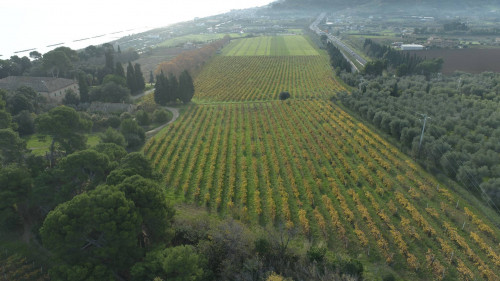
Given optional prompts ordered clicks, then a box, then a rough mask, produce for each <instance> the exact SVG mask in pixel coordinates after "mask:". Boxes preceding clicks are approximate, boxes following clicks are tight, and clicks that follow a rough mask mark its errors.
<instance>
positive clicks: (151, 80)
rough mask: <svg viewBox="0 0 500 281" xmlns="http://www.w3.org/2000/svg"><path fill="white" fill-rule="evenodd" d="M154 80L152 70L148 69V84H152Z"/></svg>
mask: <svg viewBox="0 0 500 281" xmlns="http://www.w3.org/2000/svg"><path fill="white" fill-rule="evenodd" d="M154 82H155V77H154V76H153V71H152V70H150V71H149V84H153V83H154Z"/></svg>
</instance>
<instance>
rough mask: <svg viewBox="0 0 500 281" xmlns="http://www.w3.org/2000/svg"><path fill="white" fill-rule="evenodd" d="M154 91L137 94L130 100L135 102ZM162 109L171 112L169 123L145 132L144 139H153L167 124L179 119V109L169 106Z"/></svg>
mask: <svg viewBox="0 0 500 281" xmlns="http://www.w3.org/2000/svg"><path fill="white" fill-rule="evenodd" d="M154 90H155V89H151V90H149V91H146V92H144V93H142V94H139V95H137V96H132V100H136V99H138V98H141V97H143V96H146V95H149V94H151V93H153V92H154ZM162 108H165V109H166V110H168V111H170V112H172V115H173V116H172V119H171V120H170V121H168V122H167V123H165V124H163V125H161V126H159V127H157V128H154V129H153V130H151V131H147V132H146V139H149V138H151V137H153V136H154V135H156V133H158V132H159V131H160V130H161V129H163V128H165V126H167V125H168V124H170V123H172V122H174V121H175V120H177V118H179V109H177V108H175V107H170V106H162Z"/></svg>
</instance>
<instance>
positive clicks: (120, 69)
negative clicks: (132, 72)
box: [115, 62, 125, 78]
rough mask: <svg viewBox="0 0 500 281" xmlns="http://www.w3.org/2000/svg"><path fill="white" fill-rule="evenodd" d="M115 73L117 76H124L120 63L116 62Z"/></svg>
mask: <svg viewBox="0 0 500 281" xmlns="http://www.w3.org/2000/svg"><path fill="white" fill-rule="evenodd" d="M115 74H116V75H118V76H121V77H123V78H125V70H124V69H123V66H122V64H121V63H119V62H117V63H116V66H115Z"/></svg>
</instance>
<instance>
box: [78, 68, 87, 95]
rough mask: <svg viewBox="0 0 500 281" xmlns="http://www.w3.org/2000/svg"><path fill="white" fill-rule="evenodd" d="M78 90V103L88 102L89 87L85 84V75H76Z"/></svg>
mask: <svg viewBox="0 0 500 281" xmlns="http://www.w3.org/2000/svg"><path fill="white" fill-rule="evenodd" d="M78 88H79V91H80V101H81V102H89V85H88V84H87V79H86V77H85V73H80V75H78Z"/></svg>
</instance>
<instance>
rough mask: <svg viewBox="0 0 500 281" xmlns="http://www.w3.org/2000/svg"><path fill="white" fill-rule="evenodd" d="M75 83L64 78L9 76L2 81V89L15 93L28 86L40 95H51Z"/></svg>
mask: <svg viewBox="0 0 500 281" xmlns="http://www.w3.org/2000/svg"><path fill="white" fill-rule="evenodd" d="M74 83H76V82H75V81H73V80H71V79H64V78H53V77H28V76H9V77H6V78H3V79H0V89H5V90H8V91H15V90H17V89H18V88H19V87H21V86H28V87H30V88H32V89H33V90H35V91H36V92H38V93H51V92H55V91H58V90H60V89H63V88H66V87H68V86H70V85H72V84H74Z"/></svg>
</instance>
